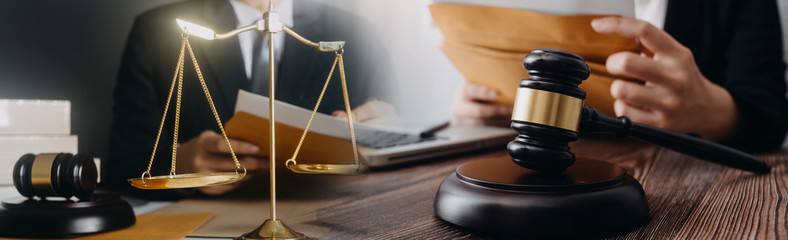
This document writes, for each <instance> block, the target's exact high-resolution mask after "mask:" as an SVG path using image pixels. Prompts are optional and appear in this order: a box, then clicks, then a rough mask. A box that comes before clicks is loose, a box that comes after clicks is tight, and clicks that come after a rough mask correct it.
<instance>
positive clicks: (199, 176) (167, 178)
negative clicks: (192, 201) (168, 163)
mask: <svg viewBox="0 0 788 240" xmlns="http://www.w3.org/2000/svg"><path fill="white" fill-rule="evenodd" d="M245 175H246V174H244V173H236V172H209V173H188V174H175V175H162V176H155V177H149V178H145V180H144V181H143V179H142V178H132V179H129V183H131V185H132V186H134V187H136V188H139V189H173V188H194V187H205V186H214V185H222V184H228V183H232V182H235V181H238V180H240V179H241V178H243V177H244V176H245Z"/></svg>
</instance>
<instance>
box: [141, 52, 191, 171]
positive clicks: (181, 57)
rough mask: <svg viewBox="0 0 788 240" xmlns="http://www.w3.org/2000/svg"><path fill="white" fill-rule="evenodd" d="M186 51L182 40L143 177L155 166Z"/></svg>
mask: <svg viewBox="0 0 788 240" xmlns="http://www.w3.org/2000/svg"><path fill="white" fill-rule="evenodd" d="M185 52H186V41H183V42H181V50H180V54H179V55H178V63H177V64H176V67H175V73H174V74H173V77H172V85H171V86H170V93H169V94H167V104H166V105H164V113H163V114H162V115H161V124H159V131H158V133H156V141H155V142H153V153H151V155H150V161H149V162H148V168H147V170H145V172H143V173H142V176H143V179H144V176H145V174H146V173H147V174H148V176H150V169H151V167H153V159H154V157H155V156H156V149H157V148H158V146H159V138H160V137H161V132H162V129H164V120H165V119H166V118H167V111H168V110H169V108H170V101H171V100H172V93H173V91H174V90H175V84H176V83H177V80H178V76H179V73H180V75H181V76H182V74H183V62H184V57H185V56H184V54H185Z"/></svg>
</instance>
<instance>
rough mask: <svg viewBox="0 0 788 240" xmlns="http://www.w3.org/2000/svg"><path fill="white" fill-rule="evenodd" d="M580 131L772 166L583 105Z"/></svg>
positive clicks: (760, 167) (731, 162) (756, 168)
mask: <svg viewBox="0 0 788 240" xmlns="http://www.w3.org/2000/svg"><path fill="white" fill-rule="evenodd" d="M579 131H580V132H583V133H589V132H607V133H615V134H616V135H617V136H618V137H620V138H624V137H627V136H631V137H634V138H638V139H642V140H645V141H648V142H651V143H654V144H657V145H660V146H663V147H666V148H669V149H672V150H674V151H677V152H681V153H684V154H687V155H691V156H694V157H697V158H700V159H703V160H706V161H710V162H715V163H719V164H722V165H727V166H731V167H734V168H738V169H742V170H747V171H752V172H755V173H759V174H765V173H769V171H771V167H770V166H769V165H768V164H766V162H764V161H763V159H760V158H758V157H756V156H753V155H750V154H747V153H744V152H742V151H739V150H736V149H733V148H730V147H727V146H724V145H721V144H718V143H715V142H711V141H707V140H704V139H701V138H699V137H693V136H690V135H685V134H679V133H676V132H671V131H668V130H664V129H660V128H656V127H652V126H648V125H643V124H639V123H633V122H632V120H630V119H629V118H628V117H624V116H622V117H619V118H613V117H610V116H607V115H604V114H602V113H600V112H599V111H597V110H596V109H594V108H591V107H587V106H586V107H583V113H582V115H581V119H580V130H579Z"/></svg>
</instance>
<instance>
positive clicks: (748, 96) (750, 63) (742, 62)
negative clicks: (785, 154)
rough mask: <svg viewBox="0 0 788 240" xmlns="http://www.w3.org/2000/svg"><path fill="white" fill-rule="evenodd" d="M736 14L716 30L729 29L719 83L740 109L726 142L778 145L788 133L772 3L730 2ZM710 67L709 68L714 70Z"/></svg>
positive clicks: (753, 147)
mask: <svg viewBox="0 0 788 240" xmlns="http://www.w3.org/2000/svg"><path fill="white" fill-rule="evenodd" d="M732 2H734V4H731V5H732V7H731V8H733V9H735V10H736V11H735V13H731V14H730V17H729V19H730V20H729V22H726V23H723V24H724V25H721V26H719V28H726V29H729V31H731V32H730V40H729V42H728V44H727V48H726V49H725V50H724V51H725V52H724V55H722V56H723V57H722V59H724V66H725V67H724V68H722V69H718V70H720V71H722V74H721V76H720V79H711V80H712V81H714V82H719V83H721V85H722V86H723V87H724V88H725V89H727V90H728V91H729V92H730V94H731V96H732V97H733V100H734V101H735V102H736V105H737V106H738V108H739V112H740V116H741V118H740V124H739V126H740V128H739V132H738V135H737V136H736V137H735V138H733V139H730V140H729V141H726V142H725V143H726V144H729V145H732V146H735V147H738V148H741V149H744V150H747V151H759V152H763V151H769V150H773V149H778V148H779V147H780V144H781V143H782V142H783V139H784V138H785V135H786V131H788V100H787V99H786V82H785V63H784V60H783V48H784V46H783V45H782V44H783V42H782V31H781V28H780V17H779V13H778V7H777V2H776V1H774V0H743V1H732ZM714 70H715V69H711V71H714Z"/></svg>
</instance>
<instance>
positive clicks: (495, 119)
mask: <svg viewBox="0 0 788 240" xmlns="http://www.w3.org/2000/svg"><path fill="white" fill-rule="evenodd" d="M497 97H498V92H497V91H496V90H494V89H491V88H488V87H485V86H482V85H476V84H473V83H469V82H465V83H463V85H462V86H460V89H459V91H457V94H456V96H455V98H454V103H453V104H452V107H451V109H452V114H453V115H454V123H456V124H458V125H488V126H508V125H509V123H511V118H512V106H511V105H506V104H500V103H496V102H494V100H495V99H496V98H497Z"/></svg>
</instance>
